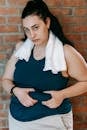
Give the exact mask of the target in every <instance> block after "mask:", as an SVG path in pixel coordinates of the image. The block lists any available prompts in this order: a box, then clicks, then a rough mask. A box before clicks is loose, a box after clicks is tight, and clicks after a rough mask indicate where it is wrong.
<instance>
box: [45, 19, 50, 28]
mask: <svg viewBox="0 0 87 130" xmlns="http://www.w3.org/2000/svg"><path fill="white" fill-rule="evenodd" d="M46 25H47V28H48V29H49V27H50V18H49V17H47V18H46Z"/></svg>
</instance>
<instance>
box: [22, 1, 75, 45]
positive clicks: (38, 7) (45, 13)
mask: <svg viewBox="0 0 87 130" xmlns="http://www.w3.org/2000/svg"><path fill="white" fill-rule="evenodd" d="M29 15H38V16H39V17H40V18H41V19H42V20H43V21H44V22H45V20H46V18H47V17H49V18H50V20H51V24H50V30H51V31H52V32H53V34H54V35H56V36H57V37H58V38H59V39H60V40H61V41H62V42H63V44H69V45H73V43H72V42H71V41H69V40H68V39H67V38H66V37H65V35H64V33H63V31H62V27H61V25H60V23H59V21H58V19H57V18H56V17H55V16H54V15H53V14H52V13H51V12H50V11H49V8H48V6H47V5H46V4H45V2H43V1H42V0H31V1H28V2H27V4H26V6H25V8H24V10H23V12H22V16H21V18H22V19H24V18H25V17H27V16H29ZM26 38H27V37H26V35H25V39H26Z"/></svg>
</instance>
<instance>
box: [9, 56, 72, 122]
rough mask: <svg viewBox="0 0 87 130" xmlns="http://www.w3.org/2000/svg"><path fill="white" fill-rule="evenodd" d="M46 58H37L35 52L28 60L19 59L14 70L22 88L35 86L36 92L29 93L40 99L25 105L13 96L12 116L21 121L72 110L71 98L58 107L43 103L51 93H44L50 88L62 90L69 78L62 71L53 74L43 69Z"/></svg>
mask: <svg viewBox="0 0 87 130" xmlns="http://www.w3.org/2000/svg"><path fill="white" fill-rule="evenodd" d="M44 64H45V58H43V59H42V60H35V59H34V58H33V54H31V57H30V59H29V61H28V62H26V61H25V60H18V62H17V63H16V65H15V67H16V69H15V72H14V83H15V85H16V86H19V87H21V88H34V89H35V90H36V91H35V92H30V93H29V95H30V96H31V97H32V98H34V99H37V100H38V103H36V104H35V105H34V106H31V107H25V106H23V105H22V104H21V103H20V102H19V100H18V99H17V98H16V96H14V95H13V96H12V97H11V102H10V112H11V114H12V116H13V117H14V118H15V119H16V120H19V121H32V120H36V119H40V118H42V117H46V116H50V115H56V114H65V113H68V112H69V111H70V110H71V103H70V101H69V99H65V100H64V101H63V102H62V104H61V105H60V106H59V107H57V108H48V107H46V106H44V105H42V103H41V102H42V101H46V100H49V99H50V98H51V95H50V94H46V93H43V91H48V90H62V89H64V88H66V87H67V83H68V80H69V79H68V78H66V77H63V76H62V74H61V72H59V73H58V74H53V73H52V72H51V71H45V72H44V71H43V68H44Z"/></svg>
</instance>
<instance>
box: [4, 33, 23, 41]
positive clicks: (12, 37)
mask: <svg viewBox="0 0 87 130" xmlns="http://www.w3.org/2000/svg"><path fill="white" fill-rule="evenodd" d="M22 38H23V36H21V35H9V36H8V35H7V36H5V42H19V41H20V40H21V39H22Z"/></svg>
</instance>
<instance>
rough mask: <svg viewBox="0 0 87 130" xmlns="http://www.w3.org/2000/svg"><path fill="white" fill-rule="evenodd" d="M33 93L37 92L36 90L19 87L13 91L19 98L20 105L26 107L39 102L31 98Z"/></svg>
mask: <svg viewBox="0 0 87 130" xmlns="http://www.w3.org/2000/svg"><path fill="white" fill-rule="evenodd" d="M31 91H35V90H34V89H33V88H19V87H16V88H15V89H14V90H13V92H14V95H15V96H16V97H17V98H18V100H19V101H20V103H21V104H22V105H23V106H25V107H30V106H33V105H34V104H36V103H37V100H35V99H32V98H31V97H30V96H29V92H31Z"/></svg>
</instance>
